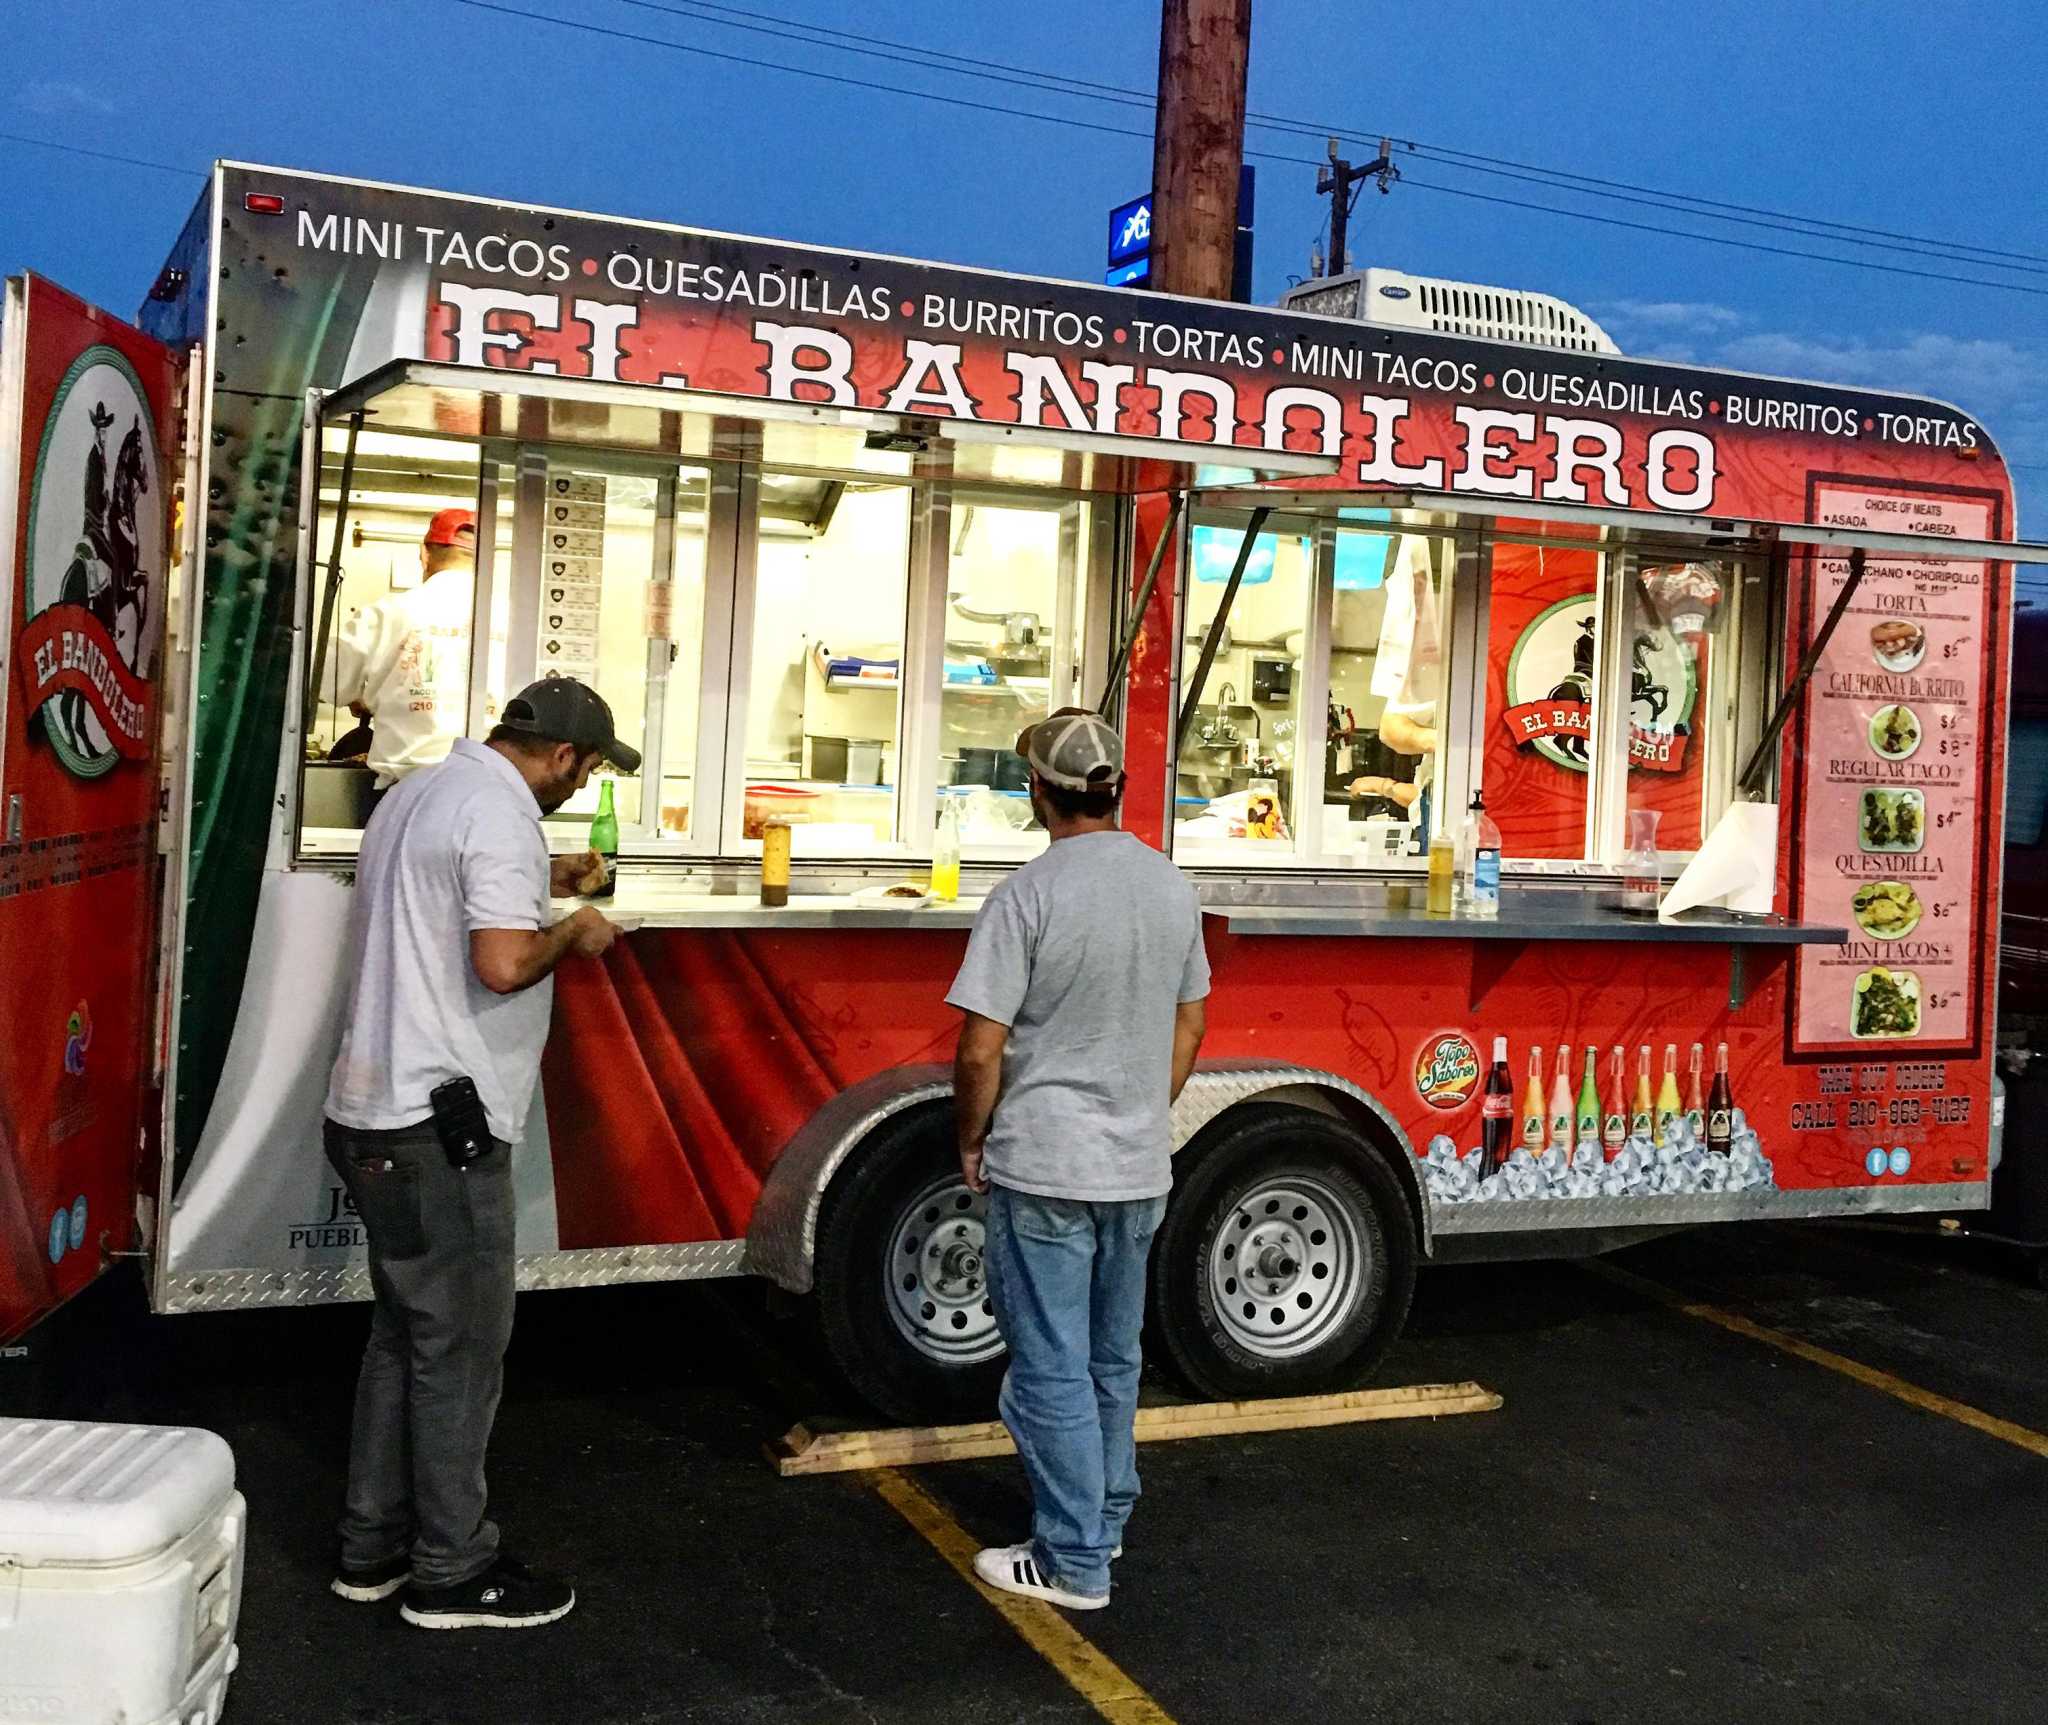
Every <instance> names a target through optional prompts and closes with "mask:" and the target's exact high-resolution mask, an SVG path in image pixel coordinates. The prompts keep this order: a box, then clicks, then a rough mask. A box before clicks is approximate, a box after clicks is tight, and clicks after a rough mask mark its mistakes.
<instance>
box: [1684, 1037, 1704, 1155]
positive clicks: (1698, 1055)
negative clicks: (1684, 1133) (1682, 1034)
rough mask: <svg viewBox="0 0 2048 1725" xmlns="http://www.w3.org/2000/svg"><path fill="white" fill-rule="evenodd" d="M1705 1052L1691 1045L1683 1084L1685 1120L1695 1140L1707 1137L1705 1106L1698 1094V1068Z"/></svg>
mask: <svg viewBox="0 0 2048 1725" xmlns="http://www.w3.org/2000/svg"><path fill="white" fill-rule="evenodd" d="M1706 1052H1707V1051H1706V1050H1705V1049H1704V1048H1702V1047H1701V1046H1700V1045H1699V1044H1698V1043H1697V1042H1695V1043H1694V1044H1693V1045H1692V1056H1691V1061H1690V1067H1691V1071H1690V1075H1689V1076H1688V1077H1687V1079H1686V1082H1685V1118H1686V1120H1687V1121H1688V1122H1689V1123H1690V1124H1691V1126H1692V1135H1693V1136H1694V1137H1695V1138H1702V1139H1703V1138H1705V1137H1706V1135H1707V1104H1706V1100H1705V1098H1704V1097H1703V1096H1702V1095H1701V1093H1700V1067H1701V1066H1702V1065H1703V1064H1704V1063H1705V1056H1706Z"/></svg>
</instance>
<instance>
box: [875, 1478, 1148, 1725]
mask: <svg viewBox="0 0 2048 1725" xmlns="http://www.w3.org/2000/svg"><path fill="white" fill-rule="evenodd" d="M865 1477H866V1479H867V1482H868V1483H869V1484H870V1485H872V1486H873V1487H874V1489H875V1492H876V1494H877V1495H878V1496H879V1497H880V1498H881V1499H882V1501H883V1502H884V1503H886V1504H888V1506H889V1507H890V1508H891V1509H893V1510H894V1511H895V1512H896V1513H897V1514H898V1515H900V1516H902V1517H903V1519H904V1520H905V1521H907V1522H909V1523H910V1525H911V1526H912V1527H914V1528H916V1529H917V1531H918V1532H919V1533H920V1534H922V1535H923V1536H924V1539H925V1542H926V1543H927V1544H928V1545H930V1546H931V1547H932V1549H933V1550H934V1551H936V1552H937V1553H938V1554H939V1555H940V1556H941V1557H943V1558H944V1559H945V1560H946V1561H947V1562H948V1563H950V1564H951V1565H952V1566H953V1568H954V1569H955V1570H957V1571H958V1572H959V1574H960V1576H961V1577H962V1579H964V1580H965V1581H966V1582H967V1583H968V1584H969V1585H970V1586H972V1587H973V1588H974V1589H975V1590H976V1591H977V1592H979V1593H980V1594H981V1596H982V1598H983V1599H985V1600H987V1601H988V1603H989V1604H990V1605H991V1606H993V1607H994V1608H995V1610H996V1611H997V1612H998V1613H999V1614H1000V1615H1001V1617H1002V1618H1003V1620H1004V1621H1005V1622H1006V1623H1008V1624H1009V1626H1010V1627H1011V1628H1012V1629H1014V1630H1016V1632H1017V1633H1018V1634H1019V1635H1020V1636H1022V1637H1023V1638H1024V1640H1025V1641H1026V1642H1027V1643H1028V1644H1029V1645H1030V1646H1031V1648H1032V1649H1033V1650H1034V1651H1035V1652H1036V1653H1037V1654H1038V1655H1039V1656H1040V1657H1041V1658H1042V1659H1044V1660H1045V1662H1046V1663H1047V1664H1048V1665H1050V1666H1051V1667H1052V1668H1053V1669H1054V1670H1055V1671H1057V1672H1058V1673H1059V1674H1060V1675H1061V1676H1062V1677H1064V1678H1065V1679H1066V1680H1067V1682H1068V1683H1070V1684H1071V1685H1073V1687H1074V1689H1075V1691H1076V1692H1077V1693H1078V1694H1079V1695H1080V1697H1081V1699H1082V1700H1084V1701H1086V1702H1087V1703H1088V1705H1089V1706H1091V1707H1093V1708H1094V1709H1095V1711H1096V1712H1098V1713H1100V1714H1101V1715H1102V1717H1103V1718H1105V1719H1107V1720H1109V1721H1111V1725H1173V1718H1172V1716H1171V1715H1170V1714H1169V1713H1167V1712H1166V1711H1165V1710H1164V1709H1163V1708H1162V1707H1161V1706H1160V1705H1159V1703H1158V1702H1156V1701H1154V1700H1153V1699H1152V1697H1151V1696H1149V1695H1147V1694H1146V1693H1145V1691H1144V1690H1143V1689H1141V1688H1139V1687H1138V1685H1137V1683H1136V1681H1135V1680H1133V1679H1132V1678H1131V1677H1130V1676H1128V1675H1127V1674H1126V1673H1125V1671H1124V1670H1123V1668H1122V1667H1121V1666H1119V1665H1118V1664H1117V1663H1116V1662H1115V1661H1114V1660H1112V1659H1110V1658H1109V1657H1108V1656H1107V1655H1106V1654H1104V1653H1103V1652H1102V1650H1101V1649H1100V1648H1098V1647H1097V1646H1096V1645H1095V1643H1094V1642H1092V1641H1090V1640H1089V1639H1088V1638H1087V1637H1086V1636H1085V1635H1083V1634H1081V1632H1080V1631H1079V1630H1077V1629H1076V1628H1075V1627H1074V1626H1073V1625H1072V1624H1071V1623H1069V1622H1068V1621H1067V1620H1066V1619H1065V1618H1064V1617H1062V1616H1061V1615H1060V1614H1059V1612H1058V1611H1056V1610H1054V1609H1053V1607H1052V1606H1050V1605H1046V1604H1044V1603H1042V1602H1041V1601H1039V1600H1036V1599H1024V1598H1021V1597H1020V1596H1019V1595H1017V1594H1014V1593H1003V1592H1001V1591H999V1590H998V1589H996V1588H993V1587H990V1586H987V1585H986V1584H985V1583H984V1582H983V1581H982V1579H981V1577H979V1576H978V1575H976V1574H975V1573H974V1554H975V1553H976V1552H977V1551H979V1550H980V1549H981V1547H980V1545H979V1543H978V1542H977V1541H976V1540H975V1538H974V1536H973V1535H972V1534H971V1533H969V1532H968V1531H967V1530H966V1529H965V1528H964V1527H962V1526H961V1525H960V1524H959V1523H958V1522H957V1521H955V1520H954V1519H953V1517H952V1514H951V1513H950V1512H949V1511H948V1510H947V1509H946V1508H945V1506H944V1505H942V1504H941V1503H939V1502H938V1501H937V1500H936V1499H935V1498H933V1497H931V1496H930V1495H929V1494H928V1493H927V1492H926V1491H925V1490H924V1488H923V1487H922V1486H920V1485H918V1484H917V1483H916V1482H915V1481H914V1480H912V1479H911V1477H910V1476H909V1475H908V1474H905V1473H899V1472H897V1471H896V1469H894V1468H879V1469H877V1470H876V1471H875V1472H873V1473H870V1474H868V1475H866V1476H865Z"/></svg>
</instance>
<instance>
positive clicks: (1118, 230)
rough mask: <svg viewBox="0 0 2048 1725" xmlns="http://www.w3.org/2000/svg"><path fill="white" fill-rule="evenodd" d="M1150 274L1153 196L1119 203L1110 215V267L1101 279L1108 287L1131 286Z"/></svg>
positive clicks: (1149, 195)
mask: <svg viewBox="0 0 2048 1725" xmlns="http://www.w3.org/2000/svg"><path fill="white" fill-rule="evenodd" d="M1151 274H1152V194H1151V193H1150V192H1147V193H1146V194H1145V195H1144V196H1143V197H1142V198H1133V199H1132V200H1131V201H1130V202H1129V203H1127V204H1118V205H1117V207H1116V208H1115V209H1113V210H1111V211H1110V212H1109V268H1108V269H1107V270H1106V271H1105V272H1104V273H1103V277H1102V279H1103V280H1104V281H1105V282H1107V283H1108V284H1109V285H1110V286H1111V287H1131V286H1133V285H1135V284H1136V283H1138V282H1142V281H1145V280H1148V279H1149V278H1150V276H1151Z"/></svg>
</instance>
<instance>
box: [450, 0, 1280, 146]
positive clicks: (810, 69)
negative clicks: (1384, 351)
mask: <svg viewBox="0 0 2048 1725" xmlns="http://www.w3.org/2000/svg"><path fill="white" fill-rule="evenodd" d="M454 3H455V4H456V5H457V6H467V7H469V8H471V9H472V10H473V11H478V12H496V13H499V14H501V15H502V16H504V17H507V18H523V19H525V20H527V21H528V22H529V23H533V24H554V25H557V26H559V27H560V28H562V29H565V30H581V31H584V32H586V33H587V34H590V35H593V36H606V37H610V38H611V39H612V40H614V41H619V42H634V43H638V44H639V45H641V46H642V47H648V48H667V49H669V50H670V51H671V52H673V53H677V54H695V55H698V56H699V57H701V58H703V59H707V60H722V61H725V62H726V63H728V64H730V65H736V66H754V67H758V68H760V69H762V70H764V71H770V72H788V73H792V74H794V75H795V76H797V77H799V78H815V79H818V80H819V81H820V82H822V83H827V84H840V85H845V86H849V87H851V88H853V89H857V90H878V91H881V92H882V93H883V94H885V95H890V96H914V97H917V98H918V99H920V100H922V101H926V102H942V103H944V104H945V105H946V106H947V107H950V108H967V109H971V110H973V111H974V112H976V113H981V114H1007V115H1009V116H1010V117H1011V118H1013V119H1019V120H1040V121H1044V122H1046V123H1048V124H1050V125H1055V126H1076V127H1079V128H1080V129H1081V130H1082V131H1087V132H1102V133H1106V134H1107V135H1109V136H1110V137H1116V138H1141V139H1143V140H1144V141H1145V142H1146V143H1148V144H1149V143H1151V142H1152V137H1153V135H1152V132H1151V130H1150V129H1149V128H1146V129H1142V130H1141V129H1140V128H1138V127H1135V126H1110V125H1105V124H1103V123H1102V122H1101V121H1099V120H1079V119H1075V118H1074V117H1073V116H1072V115H1069V114H1042V113H1038V112H1036V111H1034V110H1032V109H1029V108H1009V107H1005V106H1003V105H1002V104H1001V103H999V102H976V101H973V100H971V99H970V98H968V97H966V96H946V95H942V94H940V93H939V92H938V91H936V90H920V89H917V88H915V87H913V86H911V85H907V84H884V83H881V82H879V81H878V80H875V79H872V78H854V77H849V76H848V75H846V74H845V73H842V72H824V71H820V70H819V69H818V68H816V67H814V66H791V65H788V64H786V63H785V62H783V61H780V60H763V59H760V58H758V57H757V56H754V55H749V54H731V53H727V52H726V51H724V50H723V49H719V48H705V47H701V46H699V45H697V44H696V43H692V42H677V41H674V40H672V39H670V38H669V37H666V36H648V35H643V34H642V33H641V32H639V31H637V30H619V29H614V28H613V27H612V26H610V25H608V24H593V23H591V22H590V21H589V20H588V19H584V18H562V17H558V16H556V15H555V14H553V13H549V12H527V11H523V10H521V9H520V8H519V7H517V6H505V5H501V4H499V3H498V0H454ZM1244 153H1245V154H1246V155H1247V156H1250V157H1254V158H1256V159H1257V160H1260V161H1267V162H1286V163H1289V164H1291V165H1293V166H1295V167H1308V168H1312V167H1314V166H1316V163H1315V161H1314V159H1313V158H1311V157H1308V156H1283V155H1279V154H1276V153H1275V152H1273V151H1270V150H1247V151H1245V152H1244Z"/></svg>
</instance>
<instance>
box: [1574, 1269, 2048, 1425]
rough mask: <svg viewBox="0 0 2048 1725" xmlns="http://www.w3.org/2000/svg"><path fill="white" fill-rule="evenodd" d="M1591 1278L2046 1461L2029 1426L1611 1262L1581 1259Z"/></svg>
mask: <svg viewBox="0 0 2048 1725" xmlns="http://www.w3.org/2000/svg"><path fill="white" fill-rule="evenodd" d="M1580 1267H1581V1268H1582V1269H1585V1270H1589V1271H1591V1272H1592V1273H1593V1274H1594V1275H1596V1276H1601V1277H1604V1278H1605V1279H1606V1280H1608V1281H1610V1282H1613V1283H1614V1284H1615V1285H1616V1286H1618V1287H1623V1288H1627V1289H1629V1290H1630V1291H1631V1292H1633V1293H1638V1294H1642V1295H1644V1296H1645V1297H1646V1298H1648V1299H1652V1300H1655V1301H1657V1302H1658V1303H1659V1304H1661V1305H1666V1306H1670V1307H1671V1308H1673V1309H1674V1310H1675V1311H1680V1312H1683V1313H1685V1314H1686V1316H1687V1317H1692V1318H1700V1319H1702V1320H1704V1321H1705V1322H1707V1323H1709V1324H1718V1325H1720V1327H1721V1328H1722V1329H1724V1330H1728V1331H1731V1332H1732V1333H1733V1334H1735V1335H1738V1336H1747V1337H1748V1338H1749V1339H1750V1340H1751V1341H1753V1342H1762V1343H1763V1344H1764V1346H1765V1347H1768V1348H1777V1349H1778V1350H1779V1351H1780V1352H1783V1353H1787V1354H1791V1355H1793V1356H1795V1357H1796V1358H1798V1359H1802V1360H1806V1361H1808V1362H1809V1363H1811V1364H1813V1365H1816V1366H1825V1367H1826V1368H1827V1369H1828V1370H1829V1371H1831V1372H1839V1373H1841V1375H1842V1376H1843V1377H1845V1378H1853V1379H1855V1381H1856V1382H1857V1383H1859V1384H1863V1385H1865V1386H1866V1387H1867V1388H1870V1389H1873V1390H1878V1391H1880V1392H1882V1393H1883V1394H1885V1395H1888V1396H1891V1397H1893V1398H1894V1399H1895V1400H1898V1401H1902V1402H1904V1403H1905V1404H1906V1405H1907V1406H1908V1407H1915V1408H1918V1409H1920V1410H1921V1412H1923V1413H1930V1414H1939V1415H1940V1416H1941V1417H1942V1418H1943V1419H1950V1420H1954V1421H1955V1422H1956V1423H1957V1424H1958V1425H1966V1426H1968V1427H1969V1428H1970V1429H1971V1430H1972V1431H1980V1432H1982V1433H1983V1434H1984V1435H1985V1436H1986V1437H1994V1438H1997V1439H1998V1440H1999V1441H2000V1442H2001V1443H2009V1444H2011V1445H2013V1446H2014V1447H2015V1448H2017V1449H2023V1450H2025V1451H2027V1452H2028V1454H2030V1455H2037V1456H2042V1457H2048V1436H2043V1435H2042V1434H2041V1433H2040V1432H2037V1431H2034V1430H2033V1429H2031V1428H2030V1427H2027V1426H2023V1425H2016V1424H2014V1423H2013V1421H2011V1420H2002V1419H2000V1418H1999V1417H1998V1416H1997V1415H1996V1414H1987V1413H1986V1412H1985V1411H1984V1410H1983V1409H1982V1408H1973V1407H1971V1406H1970V1405H1969V1403H1968V1402H1959V1401H1954V1400H1951V1399H1950V1398H1949V1397H1947V1396H1942V1395H1936V1394H1935V1393H1934V1391H1932V1390H1923V1389H1922V1388H1921V1387H1920V1386H1919V1385H1918V1384H1909V1383H1908V1382H1906V1380H1905V1379H1904V1378H1898V1377H1894V1376H1892V1374H1891V1373H1890V1372H1883V1371H1879V1370H1878V1369H1877V1367H1875V1366H1866V1365H1865V1364H1863V1362H1862V1361H1861V1360H1852V1359H1849V1358H1846V1357H1845V1356H1844V1355H1841V1354H1837V1353H1832V1352H1830V1351H1829V1350H1828V1349H1826V1348H1821V1347H1815V1346H1814V1344H1813V1343H1811V1342H1802V1341H1801V1340H1800V1339H1799V1338H1798V1337H1797V1336H1788V1335H1786V1334H1785V1332H1784V1331H1783V1330H1773V1329H1770V1328H1768V1327H1767V1326H1765V1325H1763V1324H1758V1323H1752V1322H1751V1321H1750V1320H1749V1319H1748V1318H1745V1317H1743V1316H1741V1315H1740V1314H1739V1313H1736V1312H1730V1311H1724V1310H1723V1309H1722V1308H1721V1307H1719V1306H1710V1305H1708V1304H1707V1303H1706V1302H1705V1301H1703V1300H1689V1299H1687V1298H1686V1297H1685V1295H1683V1294H1681V1293H1679V1292H1678V1291H1677V1290H1676V1289H1675V1288H1667V1287H1665V1286H1664V1284H1663V1283H1661V1282H1653V1281H1651V1280H1650V1279H1649V1278H1648V1277H1647V1276H1638V1275H1636V1274H1635V1273H1634V1272H1633V1271H1631V1270H1623V1269H1619V1268H1617V1267H1616V1266H1615V1265H1613V1264H1602V1263H1598V1262H1594V1261H1590V1260H1589V1261H1587V1262H1585V1263H1583V1264H1582V1265H1581V1266H1580Z"/></svg>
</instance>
